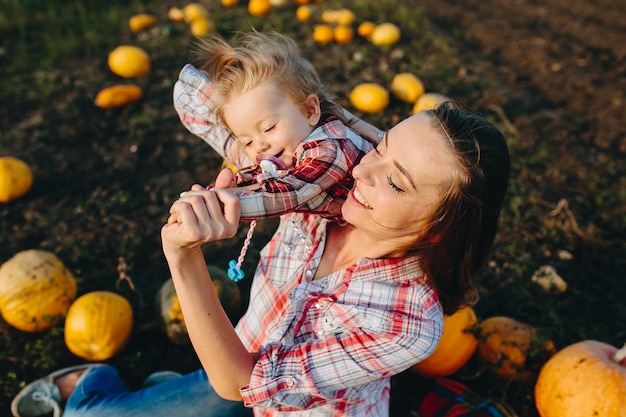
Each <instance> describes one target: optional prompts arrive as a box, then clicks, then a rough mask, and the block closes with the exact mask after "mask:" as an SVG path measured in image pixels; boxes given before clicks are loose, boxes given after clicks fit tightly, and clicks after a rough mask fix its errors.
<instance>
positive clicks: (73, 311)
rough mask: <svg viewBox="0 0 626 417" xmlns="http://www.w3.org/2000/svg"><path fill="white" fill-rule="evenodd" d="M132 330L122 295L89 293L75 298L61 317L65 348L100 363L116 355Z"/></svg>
mask: <svg viewBox="0 0 626 417" xmlns="http://www.w3.org/2000/svg"><path fill="white" fill-rule="evenodd" d="M132 328H133V309H132V307H131V305H130V303H129V302H128V300H126V298H124V297H123V296H121V295H119V294H116V293H114V292H111V291H93V292H89V293H87V294H84V295H82V296H80V297H78V298H77V299H76V301H74V302H73V303H72V305H71V306H70V308H69V310H68V311H67V316H66V318H65V345H66V346H67V348H68V349H69V350H70V352H72V353H73V354H74V355H76V356H79V357H81V358H83V359H86V360H88V361H104V360H107V359H109V358H111V357H113V356H114V355H116V354H117V353H119V352H120V351H121V350H122V349H123V348H124V346H125V345H126V342H127V341H128V338H129V336H130V333H131V330H132Z"/></svg>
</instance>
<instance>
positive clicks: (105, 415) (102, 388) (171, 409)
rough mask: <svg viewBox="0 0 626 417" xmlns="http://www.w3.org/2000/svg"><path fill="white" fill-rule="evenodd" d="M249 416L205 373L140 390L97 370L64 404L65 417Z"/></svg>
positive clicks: (107, 368)
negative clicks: (212, 384) (218, 392)
mask: <svg viewBox="0 0 626 417" xmlns="http://www.w3.org/2000/svg"><path fill="white" fill-rule="evenodd" d="M74 416H81V417H85V416H89V417H92V416H93V417H126V416H128V417H137V416H149V417H161V416H163V417H172V416H176V417H186V416H189V417H191V416H193V417H198V416H205V417H213V416H215V417H250V416H252V410H251V409H249V408H245V407H244V406H243V402H237V401H227V400H224V399H223V398H221V397H220V396H219V395H217V394H216V393H215V391H214V390H213V388H212V387H211V384H209V381H208V379H207V377H206V374H205V372H204V370H199V371H196V372H192V373H190V374H187V375H183V376H181V377H178V378H174V379H170V380H167V381H165V382H162V383H160V384H157V385H153V386H150V387H148V388H143V389H140V390H137V391H128V390H126V388H125V387H124V384H123V383H122V380H121V379H120V376H119V374H118V372H117V370H116V369H115V368H113V367H111V366H107V365H105V366H101V367H94V368H91V369H89V370H88V371H86V372H85V373H84V374H83V375H81V379H80V380H79V382H78V384H77V385H76V388H75V389H74V392H73V393H72V395H70V397H69V398H68V401H67V403H66V404H65V411H64V413H63V417H74Z"/></svg>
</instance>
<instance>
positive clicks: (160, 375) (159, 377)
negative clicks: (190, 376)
mask: <svg viewBox="0 0 626 417" xmlns="http://www.w3.org/2000/svg"><path fill="white" fill-rule="evenodd" d="M179 376H183V374H181V373H178V372H174V371H159V372H154V373H152V374H150V375H148V377H147V378H146V379H145V381H143V387H144V388H147V387H151V386H153V385H156V384H160V383H161V382H165V381H169V380H170V379H174V378H178V377H179Z"/></svg>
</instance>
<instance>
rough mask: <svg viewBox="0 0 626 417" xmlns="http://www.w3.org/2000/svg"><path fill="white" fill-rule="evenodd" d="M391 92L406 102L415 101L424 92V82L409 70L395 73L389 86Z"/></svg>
mask: <svg viewBox="0 0 626 417" xmlns="http://www.w3.org/2000/svg"><path fill="white" fill-rule="evenodd" d="M389 89H390V90H391V93H392V94H393V95H394V96H396V97H397V98H398V99H400V100H402V101H404V102H406V103H411V104H413V103H415V102H416V101H417V99H418V97H419V96H421V95H422V94H424V83H423V82H422V80H420V79H419V78H417V76H416V75H415V74H413V73H410V72H401V73H398V74H396V75H395V76H394V77H393V80H391V86H390V87H389Z"/></svg>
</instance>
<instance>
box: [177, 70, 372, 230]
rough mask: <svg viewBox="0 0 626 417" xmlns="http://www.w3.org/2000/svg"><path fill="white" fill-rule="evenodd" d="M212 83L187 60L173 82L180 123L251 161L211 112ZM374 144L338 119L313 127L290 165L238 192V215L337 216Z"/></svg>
mask: <svg viewBox="0 0 626 417" xmlns="http://www.w3.org/2000/svg"><path fill="white" fill-rule="evenodd" d="M212 94H213V84H212V82H211V79H210V78H209V77H208V75H207V74H206V72H204V71H199V70H198V69H196V68H194V67H193V66H192V65H190V64H187V65H185V67H183V69H182V70H181V72H180V74H179V77H178V81H177V82H176V84H175V85H174V107H175V109H176V111H177V112H178V115H179V117H180V120H181V122H182V123H183V125H184V126H185V127H186V128H187V129H188V130H189V131H190V132H192V133H193V134H195V135H197V136H199V137H200V138H202V139H203V140H204V141H206V142H207V143H208V144H209V145H211V147H212V148H213V149H215V150H216V151H217V152H218V153H219V154H220V155H221V156H222V157H223V158H225V159H227V160H229V161H230V162H231V163H233V164H234V165H235V166H236V167H237V168H242V167H247V166H250V165H252V163H251V162H250V160H249V158H247V156H246V155H245V153H244V152H242V151H241V149H240V148H239V145H238V143H237V140H236V139H235V138H234V137H233V136H232V135H231V133H230V131H229V130H228V129H227V128H226V127H225V126H224V125H223V124H221V123H219V122H218V121H217V120H216V118H215V115H214V113H213V111H212V109H211V108H212V105H213V100H212V98H211V96H212ZM371 149H372V145H371V143H369V142H368V141H366V140H365V139H363V138H362V137H361V136H359V135H358V134H357V133H355V132H354V131H353V130H352V129H350V128H348V127H347V126H345V125H344V124H343V123H342V122H341V121H340V120H339V119H336V118H334V119H332V120H328V121H326V122H325V123H324V124H322V125H321V126H319V127H317V128H316V129H315V130H314V131H313V132H312V133H311V134H310V135H309V136H308V137H307V138H306V139H305V140H304V141H303V142H302V143H301V144H300V145H299V146H298V148H297V149H296V152H295V156H294V161H293V162H294V167H293V168H292V169H289V170H286V171H275V172H266V173H262V174H259V175H257V176H256V177H255V180H256V181H257V182H259V184H260V185H261V188H260V190H258V191H246V192H243V193H241V194H240V195H239V199H240V202H241V217H242V219H244V220H255V219H262V218H267V217H275V216H280V215H283V214H285V213H289V212H292V211H299V212H307V213H316V214H321V215H323V216H325V217H329V218H337V217H339V216H340V214H341V205H342V204H343V202H344V201H345V199H346V196H347V194H348V191H350V189H351V188H352V184H353V182H354V180H353V178H352V168H353V167H354V166H355V165H356V164H357V163H358V162H359V161H360V160H361V157H362V156H363V155H365V154H366V153H367V152H369V151H370V150H371Z"/></svg>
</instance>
